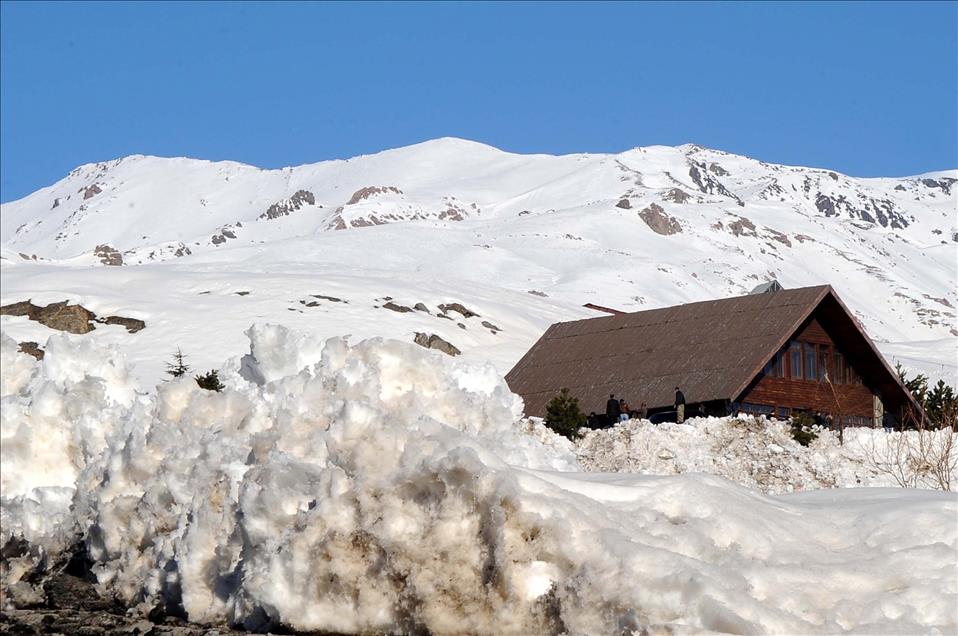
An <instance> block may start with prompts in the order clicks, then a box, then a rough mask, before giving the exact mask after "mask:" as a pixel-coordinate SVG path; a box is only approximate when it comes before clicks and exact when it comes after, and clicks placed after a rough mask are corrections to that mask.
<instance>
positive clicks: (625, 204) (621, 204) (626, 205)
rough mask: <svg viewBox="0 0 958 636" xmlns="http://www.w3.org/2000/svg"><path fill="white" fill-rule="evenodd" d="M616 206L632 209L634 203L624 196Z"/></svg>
mask: <svg viewBox="0 0 958 636" xmlns="http://www.w3.org/2000/svg"><path fill="white" fill-rule="evenodd" d="M615 207H617V208H622V209H623V210H631V209H632V203H631V202H630V201H629V200H628V199H626V198H623V199H619V202H618V203H616V204H615Z"/></svg>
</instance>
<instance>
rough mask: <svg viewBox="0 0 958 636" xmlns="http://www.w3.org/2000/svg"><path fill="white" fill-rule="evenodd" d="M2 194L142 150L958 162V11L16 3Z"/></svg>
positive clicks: (307, 158) (299, 156)
mask: <svg viewBox="0 0 958 636" xmlns="http://www.w3.org/2000/svg"><path fill="white" fill-rule="evenodd" d="M0 12H2V15H0V18H2V20H0V29H2V41H0V52H2V58H0V65H2V68H0V83H2V86H0V89H2V90H0V173H2V174H0V190H2V192H0V199H2V200H3V201H9V200H12V199H16V198H19V197H22V196H24V195H26V194H28V193H29V192H32V191H34V190H36V189H37V188H40V187H43V186H46V185H49V184H51V183H53V182H55V181H56V180H58V179H60V178H62V177H63V176H65V174H66V173H67V172H69V171H70V170H71V169H72V168H74V167H75V166H77V165H79V164H82V163H87V162H93V161H102V160H107V159H112V158H116V157H120V156H124V155H129V154H133V153H142V154H155V155H162V156H180V155H186V156H192V157H200V158H206V159H232V160H237V161H243V162H246V163H251V164H254V165H258V166H263V167H282V166H286V165H298V164H302V163H310V162H315V161H320V160H323V159H332V158H344V157H349V156H353V155H357V154H363V153H370V152H376V151H378V150H382V149H386V148H392V147H397V146H401V145H407V144H411V143H416V142H419V141H423V140H425V139H430V138H435V137H441V136H456V137H464V138H467V139H473V140H476V141H481V142H485V143H488V144H492V145H494V146H497V147H500V148H504V149H506V150H511V151H516V152H548V153H566V152H612V151H621V150H625V149H628V148H631V147H634V146H639V145H649V144H669V145H677V144H681V143H685V142H695V143H698V144H701V145H704V146H709V147H713V148H719V149H722V150H727V151H730V152H735V153H741V154H746V155H749V156H752V157H756V158H759V159H763V160H766V161H771V162H779V163H788V164H797V165H810V166H820V167H828V168H831V169H835V170H839V171H842V172H845V173H848V174H851V175H857V176H877V175H887V176H901V175H907V174H916V173H920V172H925V171H930V170H940V169H946V168H955V167H956V166H958V88H956V82H958V43H956V41H958V4H956V3H953V2H951V3H928V4H926V3H918V2H912V3H902V4H899V3H850V4H841V3H808V4H797V3H796V4H792V3H788V4H771V3H737V4H705V3H694V4H680V3H675V4H672V3H652V4H637V3H625V4H571V3H568V4H566V3H563V4H545V3H539V4H505V3H494V4H437V3H424V4H375V3H366V4H303V3H297V4H284V3H269V4H257V3H238V4H231V3H203V4H190V3H168V4H160V3H150V4H147V3H138V4H122V3H117V2H109V3H65V4H60V3H39V2H3V3H2V8H0Z"/></svg>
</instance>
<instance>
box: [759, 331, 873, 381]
mask: <svg viewBox="0 0 958 636" xmlns="http://www.w3.org/2000/svg"><path fill="white" fill-rule="evenodd" d="M810 361H811V362H812V364H813V365H814V368H811V367H812V364H809V362H810ZM796 363H797V364H796ZM812 372H814V377H810V376H811V375H812ZM762 373H763V375H764V376H765V377H773V378H782V379H784V380H791V381H798V382H816V383H825V382H826V380H825V375H826V374H828V382H830V383H831V384H835V385H847V386H863V385H864V384H865V383H864V381H863V380H862V377H861V375H859V373H858V371H856V370H855V367H854V365H852V364H851V362H850V361H849V358H848V356H846V355H845V354H844V353H843V352H842V351H841V350H840V349H839V348H838V347H836V346H835V345H834V344H824V343H818V342H807V341H804V340H789V341H788V344H786V345H785V346H784V347H783V348H782V349H781V350H779V351H778V353H776V354H775V356H773V357H772V359H770V360H769V361H768V362H767V363H766V364H765V367H764V368H763V369H762Z"/></svg>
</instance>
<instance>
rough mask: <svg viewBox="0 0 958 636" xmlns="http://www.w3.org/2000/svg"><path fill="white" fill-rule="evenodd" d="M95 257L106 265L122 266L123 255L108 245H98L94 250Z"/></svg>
mask: <svg viewBox="0 0 958 636" xmlns="http://www.w3.org/2000/svg"><path fill="white" fill-rule="evenodd" d="M93 255H94V256H96V257H97V258H99V259H100V262H101V263H103V264H104V265H122V264H123V254H121V253H120V250H118V249H116V248H115V247H113V246H111V245H107V244H101V245H97V246H96V247H95V248H94V249H93Z"/></svg>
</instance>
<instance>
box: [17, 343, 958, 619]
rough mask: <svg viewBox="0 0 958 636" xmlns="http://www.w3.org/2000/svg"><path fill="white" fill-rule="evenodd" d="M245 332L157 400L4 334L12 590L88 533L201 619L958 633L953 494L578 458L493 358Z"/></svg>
mask: <svg viewBox="0 0 958 636" xmlns="http://www.w3.org/2000/svg"><path fill="white" fill-rule="evenodd" d="M247 335H248V338H249V340H250V347H249V348H250V353H249V354H247V355H245V356H237V357H236V358H234V359H232V360H230V361H228V362H227V363H225V364H223V365H220V367H219V369H220V374H221V375H222V376H223V378H224V383H225V384H226V386H227V388H226V389H225V390H224V391H222V392H220V393H215V392H208V391H204V390H202V389H200V388H199V387H198V386H197V385H196V383H195V382H193V381H192V380H191V379H187V378H184V379H180V380H173V381H170V382H167V383H164V384H162V385H160V386H159V387H158V389H157V390H156V391H155V392H151V393H149V394H147V393H145V392H143V391H142V390H141V389H139V388H138V387H137V386H136V385H135V383H134V382H133V381H132V380H131V376H130V375H129V374H128V373H126V368H125V366H124V362H123V360H122V357H120V356H119V355H117V353H116V351H111V350H108V349H103V348H100V347H99V346H94V345H91V344H90V343H91V342H93V341H92V340H90V339H88V338H84V337H82V336H79V337H77V336H60V337H58V339H57V340H56V341H55V344H54V345H53V346H50V347H49V349H48V354H47V357H46V358H45V359H44V360H43V362H42V363H38V362H36V361H35V360H34V359H33V358H31V357H28V356H26V355H23V354H20V353H18V352H17V351H16V344H15V342H14V341H13V340H12V339H10V338H9V337H6V336H3V337H2V338H0V341H2V342H0V346H2V356H3V380H2V393H3V395H2V405H3V417H2V420H0V427H2V428H0V439H2V444H0V454H2V456H0V466H2V471H0V475H2V484H0V486H2V494H0V514H2V533H3V537H2V542H3V543H6V542H7V540H8V539H9V538H10V537H11V536H20V537H23V538H25V539H26V540H27V541H29V542H30V544H31V546H34V549H33V551H32V552H31V553H30V554H28V555H26V556H23V557H17V558H13V559H10V560H7V561H5V562H4V570H3V581H2V583H3V586H4V587H5V588H6V589H7V590H8V591H12V594H11V593H8V594H6V595H5V598H7V599H10V598H12V597H13V596H16V595H17V593H18V592H22V588H24V587H25V586H26V587H28V585H27V583H26V581H25V580H24V575H25V574H26V573H28V572H29V571H30V569H31V568H37V567H43V564H44V562H45V563H51V562H54V561H55V560H56V559H57V557H58V555H62V554H63V553H64V551H65V550H66V549H67V547H68V546H70V545H71V544H72V543H73V542H74V541H76V540H77V539H78V538H82V539H84V540H85V541H86V543H87V546H88V550H89V556H90V557H91V558H92V559H93V561H94V562H95V566H94V572H95V574H96V576H97V578H98V581H99V584H100V586H101V587H102V588H103V591H104V592H105V593H107V594H114V595H116V596H117V597H118V598H120V599H122V600H124V601H126V602H128V603H131V604H137V603H140V604H142V606H144V607H150V606H153V605H157V604H162V605H166V606H168V607H174V608H181V609H182V610H183V611H185V612H186V614H187V616H188V617H189V619H190V620H192V621H196V622H202V623H211V624H218V623H222V622H224V621H226V622H230V623H234V624H241V625H245V626H247V627H250V628H263V627H269V626H276V625H285V626H287V627H291V628H294V629H299V630H326V631H332V632H344V633H359V632H363V633H371V632H414V631H428V632H429V633H435V634H458V633H476V634H554V633H569V634H611V633H663V634H665V633H671V634H693V633H694V634H699V633H738V634H742V633H778V634H807V633H844V632H855V633H870V634H877V633H887V634H892V633H894V634H901V633H939V634H948V633H955V631H956V630H958V620H956V608H958V567H956V565H958V537H956V528H955V523H954V521H955V518H956V514H958V499H956V496H955V495H954V494H953V493H942V492H934V491H929V490H904V489H891V488H863V489H832V490H823V491H813V492H805V493H796V494H789V495H779V496H772V495H766V494H762V493H759V492H756V491H754V490H750V489H747V488H745V487H742V486H739V485H736V484H734V483H732V482H731V481H729V480H727V479H725V478H722V477H719V476H713V475H705V474H683V475H675V476H646V475H630V474H624V473H587V472H582V471H581V467H580V465H579V464H578V463H577V460H576V456H575V453H576V448H574V447H573V445H572V444H571V443H570V442H568V441H566V440H563V439H561V438H556V437H555V436H554V435H552V434H551V433H549V432H548V431H546V430H543V429H542V427H541V425H538V424H537V423H536V422H529V421H525V420H522V419H521V414H522V404H521V400H520V399H519V398H517V397H516V396H515V395H513V394H512V393H511V392H510V391H509V390H508V388H507V387H506V385H505V383H504V381H503V380H502V379H501V378H500V377H499V376H498V375H497V374H496V373H495V371H494V369H493V368H492V367H491V366H490V365H488V364H478V365H477V364H475V363H470V362H465V361H460V360H458V359H451V358H448V357H446V356H444V355H442V354H440V353H437V352H432V351H427V350H425V349H422V348H420V347H418V346H415V345H412V344H410V343H404V342H398V341H394V340H385V339H368V340H363V341H359V342H356V343H355V344H350V343H349V341H348V340H347V339H344V338H332V339H328V340H326V341H325V342H324V343H320V341H319V340H316V339H315V338H314V337H312V336H309V335H304V334H299V333H295V332H292V331H290V330H288V329H286V328H284V327H280V326H277V325H257V326H254V327H253V328H251V329H249V330H248V332H247ZM710 425H715V426H718V424H717V423H712V424H709V423H706V425H705V427H706V428H708V426H710ZM696 426H701V424H697V425H696ZM623 430H624V429H623ZM661 430H662V431H665V430H666V429H664V428H663V429H661ZM779 447H780V448H781V449H782V453H783V454H784V453H785V452H789V449H788V448H787V447H786V446H782V445H779ZM38 555H39V556H38ZM61 558H62V557H61ZM31 559H32V560H31Z"/></svg>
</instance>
